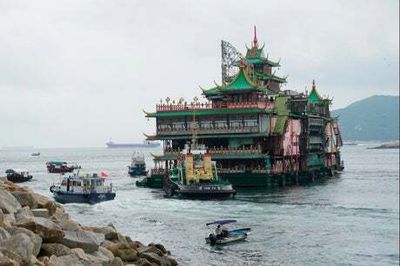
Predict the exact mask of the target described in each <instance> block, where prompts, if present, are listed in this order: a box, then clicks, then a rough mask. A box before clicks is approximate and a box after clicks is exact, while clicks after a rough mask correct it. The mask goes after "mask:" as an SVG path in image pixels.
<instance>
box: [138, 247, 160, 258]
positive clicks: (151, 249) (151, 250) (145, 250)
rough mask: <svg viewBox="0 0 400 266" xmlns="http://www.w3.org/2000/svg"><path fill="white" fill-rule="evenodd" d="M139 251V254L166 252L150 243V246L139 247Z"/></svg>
mask: <svg viewBox="0 0 400 266" xmlns="http://www.w3.org/2000/svg"><path fill="white" fill-rule="evenodd" d="M137 251H138V253H139V254H141V253H155V254H157V255H159V256H162V255H164V253H163V252H162V251H161V250H159V249H158V248H157V247H156V246H154V245H150V246H147V247H146V246H143V247H140V248H138V249H137Z"/></svg>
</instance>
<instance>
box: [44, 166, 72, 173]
mask: <svg viewBox="0 0 400 266" xmlns="http://www.w3.org/2000/svg"><path fill="white" fill-rule="evenodd" d="M74 169H75V168H74V167H63V168H55V167H47V171H48V172H49V173H52V174H62V173H72V172H73V171H74Z"/></svg>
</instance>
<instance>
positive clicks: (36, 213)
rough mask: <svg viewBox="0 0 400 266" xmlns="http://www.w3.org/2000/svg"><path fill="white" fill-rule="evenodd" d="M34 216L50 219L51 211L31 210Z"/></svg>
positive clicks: (43, 209)
mask: <svg viewBox="0 0 400 266" xmlns="http://www.w3.org/2000/svg"><path fill="white" fill-rule="evenodd" d="M31 211H32V214H33V216H35V217H43V218H46V219H47V218H49V217H50V216H49V210H48V209H45V208H42V209H31Z"/></svg>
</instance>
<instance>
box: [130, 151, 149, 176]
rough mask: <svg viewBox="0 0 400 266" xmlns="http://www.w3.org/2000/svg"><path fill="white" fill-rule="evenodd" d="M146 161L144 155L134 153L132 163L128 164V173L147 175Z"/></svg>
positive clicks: (131, 174)
mask: <svg viewBox="0 0 400 266" xmlns="http://www.w3.org/2000/svg"><path fill="white" fill-rule="evenodd" d="M147 172H148V171H146V162H145V161H144V156H143V155H141V154H137V153H134V154H133V156H132V162H131V165H129V166H128V174H129V175H130V176H132V177H135V176H144V175H147Z"/></svg>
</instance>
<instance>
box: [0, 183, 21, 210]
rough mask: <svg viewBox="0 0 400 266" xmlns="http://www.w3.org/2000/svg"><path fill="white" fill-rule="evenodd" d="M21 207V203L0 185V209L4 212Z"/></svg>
mask: <svg viewBox="0 0 400 266" xmlns="http://www.w3.org/2000/svg"><path fill="white" fill-rule="evenodd" d="M20 208H21V204H19V202H18V201H17V200H16V199H15V198H14V196H13V195H12V194H11V193H10V192H8V191H7V190H5V189H4V188H2V187H0V209H1V210H2V211H3V212H4V213H15V212H17V211H18V210H19V209H20Z"/></svg>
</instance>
